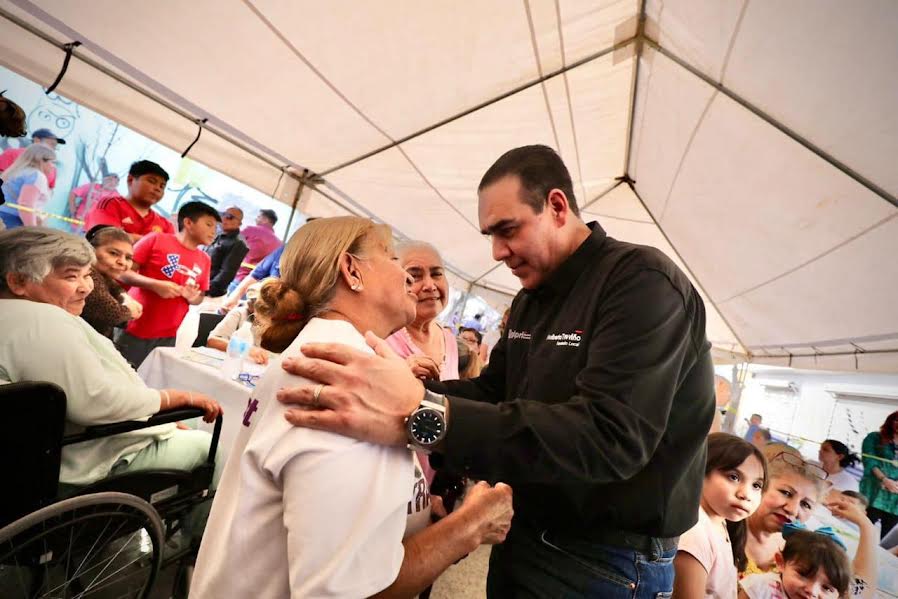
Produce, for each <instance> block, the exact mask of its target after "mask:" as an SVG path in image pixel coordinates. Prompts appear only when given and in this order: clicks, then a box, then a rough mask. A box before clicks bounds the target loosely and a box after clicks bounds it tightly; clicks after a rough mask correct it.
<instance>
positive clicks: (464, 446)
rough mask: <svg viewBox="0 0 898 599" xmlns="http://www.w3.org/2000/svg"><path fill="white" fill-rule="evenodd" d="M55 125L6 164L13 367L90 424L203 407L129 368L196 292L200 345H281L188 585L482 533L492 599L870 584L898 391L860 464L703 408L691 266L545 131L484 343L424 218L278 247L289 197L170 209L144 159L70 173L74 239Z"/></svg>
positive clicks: (333, 567)
mask: <svg viewBox="0 0 898 599" xmlns="http://www.w3.org/2000/svg"><path fill="white" fill-rule="evenodd" d="M0 108H2V107H0ZM58 143H64V140H61V139H59V138H57V137H56V136H54V135H52V132H48V131H44V130H41V131H36V132H35V133H34V143H33V144H32V145H31V146H29V147H28V148H27V149H24V150H23V151H22V152H20V153H19V155H17V156H15V157H13V160H12V162H11V163H10V164H9V165H7V166H6V168H5V170H3V172H2V175H0V176H2V178H3V180H4V183H3V191H4V194H5V196H6V199H7V201H8V202H11V203H14V204H15V205H16V207H15V208H10V207H8V206H7V207H4V208H0V215H2V218H3V222H4V223H5V225H6V228H7V230H5V231H2V232H0V327H2V328H3V330H5V331H6V332H7V337H6V342H5V343H4V344H2V346H0V380H2V381H4V382H17V381H25V380H44V381H51V382H54V383H56V384H58V385H59V386H60V387H62V388H63V390H64V391H65V392H66V395H67V397H68V405H67V413H66V421H67V428H69V429H71V430H78V429H82V428H84V427H86V426H90V425H93V424H101V423H108V422H114V421H119V420H124V419H132V418H142V417H147V416H149V415H151V414H154V413H156V412H158V411H163V410H167V409H172V408H176V407H183V406H195V407H200V408H202V409H203V411H204V413H205V418H206V419H207V420H213V419H214V418H215V417H217V416H218V415H219V414H220V412H221V408H220V406H219V405H218V403H217V402H216V401H215V399H214V398H212V397H208V396H206V395H204V394H203V393H200V392H197V391H193V390H188V389H174V388H171V389H158V390H157V389H151V388H148V387H147V386H146V385H145V384H144V383H143V381H142V380H141V379H140V377H139V376H138V375H137V373H136V372H135V367H137V366H139V365H140V364H141V362H143V360H144V359H145V358H146V357H147V355H148V354H149V353H150V352H152V351H153V350H154V349H155V348H157V347H164V346H173V345H174V344H175V338H176V334H177V331H178V328H179V326H180V325H181V323H182V321H183V320H184V317H185V315H186V314H187V312H188V310H189V309H190V306H192V305H199V304H200V303H201V302H203V301H204V300H205V299H206V297H207V296H208V297H212V298H217V299H216V307H220V308H221V310H222V312H224V313H225V317H224V318H223V319H222V320H221V322H220V323H219V324H218V325H217V326H216V327H215V328H214V329H213V330H212V332H211V333H210V334H209V338H208V341H207V344H208V346H209V347H212V348H214V349H219V350H225V349H226V348H227V346H228V340H229V339H230V337H231V336H232V335H235V334H237V332H238V331H242V330H245V331H247V334H248V336H249V337H250V338H251V339H252V340H253V349H252V350H251V351H250V354H249V357H250V358H251V359H252V360H253V361H255V362H257V363H259V364H262V365H269V367H268V369H267V370H266V372H265V374H264V376H263V377H262V378H261V380H260V381H259V383H258V385H257V386H256V388H255V389H254V391H253V393H252V395H251V397H250V398H249V400H248V403H247V408H246V412H245V413H244V414H242V415H236V414H234V415H227V416H226V417H235V418H241V417H242V426H241V428H240V432H239V434H238V436H237V439H236V441H235V444H234V447H233V448H232V450H231V454H230V459H229V460H227V461H225V459H224V457H226V456H219V457H218V459H217V460H216V473H215V477H214V485H215V486H216V487H217V492H216V494H215V499H214V501H213V503H212V507H211V514H209V515H208V524H207V526H206V529H205V532H204V533H203V537H202V544H201V546H200V549H199V553H198V557H197V561H196V568H195V572H194V576H193V581H192V587H191V597H198V598H213V597H249V596H254V597H259V598H260V599H267V598H275V597H312V596H314V597H318V596H330V597H370V596H376V597H414V596H416V595H419V594H423V595H424V596H426V594H427V593H428V590H427V589H428V587H429V586H430V585H431V584H432V583H433V582H434V581H435V580H436V579H437V578H438V577H439V576H440V574H441V573H442V572H444V571H445V570H446V569H447V568H448V567H449V566H451V565H452V564H454V563H456V562H457V561H459V560H460V559H462V558H464V557H465V556H466V555H467V554H469V553H470V552H471V551H473V550H475V549H476V548H477V547H479V546H480V545H482V544H489V545H493V549H492V553H491V557H490V566H489V574H488V580H487V589H488V594H489V596H490V597H492V598H504V597H524V596H538V597H561V596H576V597H579V596H590V597H624V596H626V597H666V596H673V597H676V598H692V597H727V598H736V597H749V598H752V599H756V598H757V599H760V598H768V597H771V598H773V597H786V598H798V597H821V598H822V597H827V598H829V597H832V598H835V597H870V596H872V594H873V592H874V591H875V587H876V551H877V550H878V545H879V538H878V536H879V535H878V534H877V529H876V528H875V526H874V522H879V523H880V526H881V531H882V532H881V535H885V534H886V533H888V532H889V530H891V528H892V527H893V526H894V525H895V524H898V466H896V465H895V464H896V462H895V446H896V445H895V444H896V441H898V412H895V413H894V414H892V415H891V416H889V419H888V420H886V422H885V423H884V424H883V426H882V428H881V429H880V430H879V431H874V432H872V433H870V435H869V436H868V437H867V438H866V439H865V440H864V442H863V466H864V473H863V478H862V479H861V480H860V482H858V481H857V479H856V478H854V477H853V476H852V475H851V474H850V473H849V472H848V471H847V470H846V468H849V467H850V466H852V465H854V464H855V463H856V462H857V461H858V459H859V458H858V457H857V456H855V455H854V454H853V453H852V452H851V451H850V450H849V448H848V447H847V446H846V445H845V444H844V443H842V442H840V441H838V440H835V439H828V440H826V441H824V442H823V443H822V444H821V447H820V452H819V456H818V458H819V462H811V461H808V460H806V459H804V458H803V457H802V456H801V454H800V453H799V452H798V451H797V450H794V449H793V448H791V447H789V446H788V445H784V444H781V443H776V442H773V441H772V439H771V436H770V432H769V431H768V430H766V429H764V428H763V427H762V426H761V422H762V419H761V417H760V415H754V416H753V417H752V420H751V422H750V428H749V430H748V432H747V433H746V435H745V437H744V438H742V437H739V436H735V435H732V434H728V433H721V432H714V433H710V434H709V431H710V430H711V427H712V421H713V420H714V414H715V411H716V406H715V397H714V384H715V381H714V373H713V368H712V362H711V355H710V351H709V349H710V344H709V343H708V341H707V339H706V336H705V312H704V305H703V303H702V301H701V299H700V297H699V295H698V293H697V291H696V290H695V289H694V288H693V286H692V285H691V284H690V282H689V280H688V278H687V277H686V276H685V275H684V274H683V273H682V271H681V270H680V269H679V268H678V267H677V266H676V265H675V264H674V263H673V262H672V261H671V260H670V259H668V258H667V257H666V256H665V255H664V254H662V253H661V252H659V251H657V250H655V249H653V248H649V247H646V246H639V245H634V244H630V243H626V242H622V241H619V240H615V239H613V238H611V237H609V236H607V235H606V233H605V231H604V230H603V229H602V227H601V226H600V225H599V224H598V223H594V222H593V223H586V222H584V221H583V220H582V219H581V216H580V213H579V208H578V205H577V201H576V199H575V195H574V192H573V185H572V183H571V178H570V175H569V173H568V170H567V168H566V167H565V165H564V164H563V162H562V160H561V158H560V157H559V156H558V155H557V153H555V152H554V151H553V150H552V149H550V148H548V147H545V146H525V147H521V148H515V149H513V150H510V151H509V152H507V153H506V154H504V155H503V156H501V157H500V158H499V159H498V160H497V161H496V162H495V163H494V164H493V165H492V166H491V167H490V168H489V169H488V170H487V172H486V173H485V174H484V176H483V178H482V180H481V183H480V185H479V188H478V190H477V191H478V196H479V218H480V227H481V229H482V232H483V233H484V234H485V235H488V236H489V237H490V240H491V244H492V251H493V256H494V258H495V259H496V260H500V261H503V262H504V263H505V264H506V265H507V266H508V267H509V268H510V269H511V271H512V273H513V274H514V275H515V276H516V277H517V278H518V279H519V280H520V282H521V284H522V287H523V290H522V292H521V293H519V294H518V295H517V296H516V297H515V299H514V301H513V303H512V305H511V306H510V308H509V309H508V310H507V311H506V313H505V315H504V316H503V319H502V327H501V332H500V337H499V338H498V340H497V341H496V342H494V343H489V342H486V341H485V339H484V333H485V331H484V327H483V324H482V315H480V314H478V315H477V316H476V317H474V318H472V319H471V320H470V321H466V322H464V323H463V326H462V328H461V329H460V330H459V331H457V332H456V331H454V330H452V329H450V328H449V327H447V326H444V325H443V324H441V322H440V321H439V319H438V316H439V315H440V314H441V313H442V312H443V310H444V309H445V308H446V305H447V302H448V296H449V287H448V282H447V279H446V276H445V266H444V263H443V259H442V257H441V256H440V253H439V251H438V250H437V249H436V248H435V247H433V246H432V245H430V244H429V243H426V242H423V241H409V242H404V243H401V244H398V245H394V243H393V239H392V232H391V230H390V229H389V228H388V227H387V226H385V225H379V224H375V223H373V222H372V221H371V220H369V219H366V218H361V217H336V218H322V219H310V221H309V222H308V223H307V224H305V225H304V226H302V227H301V228H300V229H299V230H298V231H297V232H296V233H295V234H294V235H293V236H292V237H291V238H290V240H289V241H288V243H287V244H286V245H284V244H282V243H281V241H280V240H279V239H278V238H277V236H276V235H275V233H274V228H273V227H274V225H275V224H276V221H277V215H276V214H275V213H274V212H273V211H270V210H262V211H260V213H259V215H258V217H257V218H256V221H255V224H254V225H252V226H247V227H243V228H241V227H242V223H243V218H244V214H243V211H242V210H241V209H240V208H238V207H235V206H232V207H228V208H226V209H225V210H224V211H219V210H216V209H215V208H213V207H212V206H210V205H208V204H206V203H203V202H198V201H194V202H188V203H186V204H184V205H182V206H181V207H180V209H179V211H178V214H177V230H175V226H174V225H173V223H172V222H171V221H169V220H168V219H166V218H164V217H163V216H162V215H160V214H159V213H157V212H156V211H155V210H154V209H153V206H154V205H155V204H157V203H158V202H159V201H160V200H161V199H162V197H163V195H164V192H165V187H166V184H167V182H168V174H167V173H166V172H165V171H164V170H163V169H162V168H161V167H160V166H159V165H157V164H155V163H152V162H149V161H145V160H142V161H138V162H135V163H134V164H133V165H132V166H131V168H130V170H129V172H128V176H127V182H126V183H127V195H126V196H121V195H119V194H118V193H117V192H116V185H117V183H118V181H117V180H113V179H111V178H109V180H108V181H107V180H106V179H104V181H103V182H102V183H101V184H92V185H88V186H87V187H84V186H82V188H77V189H76V190H73V191H72V192H71V194H70V197H69V201H70V202H71V208H72V211H73V214H79V215H82V216H83V218H84V220H85V231H86V235H85V236H84V237H81V236H78V235H74V234H71V233H68V232H62V231H59V230H55V229H50V228H46V227H43V226H41V224H42V223H41V221H40V210H39V208H40V206H41V205H42V203H43V202H45V201H46V198H47V197H48V194H49V189H50V188H51V187H52V178H53V176H54V172H55V171H54V170H53V168H52V165H53V161H54V159H55V154H54V152H53V148H54V144H58ZM0 162H2V157H0ZM88 200H90V201H88ZM21 207H26V208H32V209H34V210H31V211H29V210H21V209H20V208H21ZM81 207H84V209H83V210H82V212H80V213H79V212H78V210H79V209H80V208H81ZM185 385H186V384H185ZM186 386H189V385H186ZM208 447H209V435H208V434H206V433H204V432H200V431H196V430H184V429H182V428H179V427H176V426H175V425H165V426H163V427H157V428H153V429H147V430H146V431H141V432H140V433H129V434H127V435H123V436H118V437H112V438H110V439H105V440H97V441H91V442H89V443H84V444H80V445H78V446H71V447H66V448H64V450H63V466H62V471H61V475H60V483H61V485H63V488H65V489H77V488H78V486H81V485H84V484H87V483H90V482H92V481H95V480H98V479H100V478H103V477H106V476H109V475H111V474H115V473H118V472H122V471H129V470H140V469H149V468H159V467H164V468H189V467H190V466H191V465H194V464H197V463H199V462H200V461H202V460H203V459H204V458H205V455H206V452H207V451H208ZM440 477H442V479H441V480H440ZM447 478H453V479H457V480H458V481H462V482H461V483H460V484H462V485H465V484H467V486H468V490H467V493H466V495H465V497H464V499H463V501H462V502H461V503H460V504H459V505H457V506H453V505H448V503H449V502H448V500H447V498H446V497H445V496H441V495H438V494H433V495H432V494H431V492H430V490H431V489H437V488H438V487H439V488H444V487H446V486H447V484H446V482H445V481H446V480H447ZM449 486H453V485H449ZM454 487H455V488H458V484H457V483H454ZM444 500H446V501H444ZM453 507H454V509H452V508H453ZM824 508H825V510H826V511H827V513H829V514H831V515H832V516H833V517H836V518H839V519H841V520H843V521H845V522H847V523H848V524H850V526H852V527H854V528H853V529H854V530H856V531H857V550H856V551H855V554H854V557H853V559H849V557H848V553H847V549H846V543H845V541H844V540H843V539H842V538H840V536H839V534H838V533H836V532H834V531H833V530H832V529H830V528H826V527H821V526H818V525H816V524H815V513H817V514H819V513H820V512H819V510H822V509H824ZM202 519H203V520H205V515H204V516H203V518H202ZM248 564H256V566H255V567H247V565H248ZM263 564H264V566H263Z"/></svg>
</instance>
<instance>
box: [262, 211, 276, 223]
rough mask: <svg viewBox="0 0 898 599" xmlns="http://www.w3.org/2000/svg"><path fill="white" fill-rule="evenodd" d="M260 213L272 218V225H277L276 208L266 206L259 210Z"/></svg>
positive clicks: (269, 218)
mask: <svg viewBox="0 0 898 599" xmlns="http://www.w3.org/2000/svg"><path fill="white" fill-rule="evenodd" d="M259 215H260V216H264V217H265V218H267V219H268V220H270V221H271V224H272V225H276V224H277V222H278V215H277V212H275V211H274V210H271V209H270V208H265V209H264V210H259Z"/></svg>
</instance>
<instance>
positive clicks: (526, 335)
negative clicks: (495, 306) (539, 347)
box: [508, 329, 530, 341]
mask: <svg viewBox="0 0 898 599" xmlns="http://www.w3.org/2000/svg"><path fill="white" fill-rule="evenodd" d="M514 339H523V340H524V341H530V331H516V330H514V329H509V330H508V340H509V341H512V340H514Z"/></svg>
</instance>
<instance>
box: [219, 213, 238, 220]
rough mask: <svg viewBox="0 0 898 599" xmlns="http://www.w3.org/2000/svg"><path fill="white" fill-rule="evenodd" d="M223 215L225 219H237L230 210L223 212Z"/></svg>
mask: <svg viewBox="0 0 898 599" xmlns="http://www.w3.org/2000/svg"><path fill="white" fill-rule="evenodd" d="M221 217H222V218H223V219H225V220H236V219H237V217H236V216H234V215H233V214H231V213H229V212H223V213H222V215H221Z"/></svg>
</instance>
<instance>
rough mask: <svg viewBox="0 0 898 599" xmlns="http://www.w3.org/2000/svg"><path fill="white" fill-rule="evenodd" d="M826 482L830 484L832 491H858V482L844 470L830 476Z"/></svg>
mask: <svg viewBox="0 0 898 599" xmlns="http://www.w3.org/2000/svg"><path fill="white" fill-rule="evenodd" d="M826 480H827V481H828V482H830V483H832V486H833V489H835V490H836V491H855V492H857V491H858V490H859V489H860V486H859V483H858V480H857V479H856V478H854V477H853V476H851V475H850V474H848V472H846V471H845V470H840V471H839V472H836V473H835V474H830V475H829V476H827V477H826Z"/></svg>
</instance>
